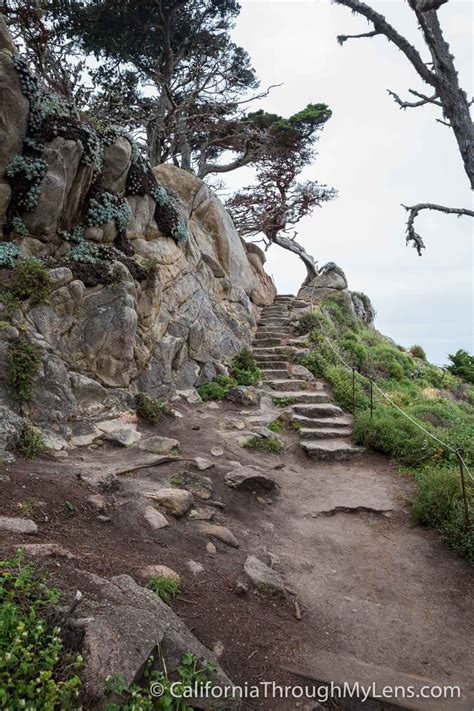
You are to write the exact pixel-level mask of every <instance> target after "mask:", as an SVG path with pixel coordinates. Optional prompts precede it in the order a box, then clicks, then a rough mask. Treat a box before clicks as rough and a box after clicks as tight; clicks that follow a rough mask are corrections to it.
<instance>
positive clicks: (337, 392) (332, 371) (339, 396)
mask: <svg viewBox="0 0 474 711" xmlns="http://www.w3.org/2000/svg"><path fill="white" fill-rule="evenodd" d="M324 377H325V378H326V380H328V381H329V382H330V383H331V385H332V388H333V397H334V400H335V402H336V404H337V405H339V407H342V409H343V410H346V411H347V412H356V411H357V410H360V409H365V408H367V407H368V406H369V398H368V396H367V395H366V392H365V389H364V386H363V385H362V381H361V379H360V377H359V376H358V375H357V374H356V376H355V387H354V402H353V389H352V373H351V371H350V370H347V369H346V368H344V366H343V365H328V366H326V368H325V369H324ZM354 404H355V409H354V406H353V405H354Z"/></svg>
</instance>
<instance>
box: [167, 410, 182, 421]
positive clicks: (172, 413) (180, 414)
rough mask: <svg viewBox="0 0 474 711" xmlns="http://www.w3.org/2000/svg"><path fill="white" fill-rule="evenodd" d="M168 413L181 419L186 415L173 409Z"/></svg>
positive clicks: (176, 418)
mask: <svg viewBox="0 0 474 711" xmlns="http://www.w3.org/2000/svg"><path fill="white" fill-rule="evenodd" d="M168 415H170V417H174V418H175V420H181V419H182V418H183V417H184V415H183V413H182V412H180V411H179V410H173V409H170V410H168Z"/></svg>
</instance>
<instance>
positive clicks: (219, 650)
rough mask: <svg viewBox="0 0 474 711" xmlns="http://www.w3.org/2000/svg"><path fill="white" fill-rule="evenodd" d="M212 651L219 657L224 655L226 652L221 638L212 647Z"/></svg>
mask: <svg viewBox="0 0 474 711" xmlns="http://www.w3.org/2000/svg"><path fill="white" fill-rule="evenodd" d="M212 651H213V652H214V654H215V655H216V657H217V658H218V659H219V658H220V657H222V655H223V654H224V645H223V644H222V642H221V641H220V640H219V641H217V642H216V643H215V644H214V646H213V647H212Z"/></svg>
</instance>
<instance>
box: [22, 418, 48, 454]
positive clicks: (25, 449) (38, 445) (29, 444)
mask: <svg viewBox="0 0 474 711" xmlns="http://www.w3.org/2000/svg"><path fill="white" fill-rule="evenodd" d="M46 449H47V447H46V442H45V440H44V437H43V434H42V432H41V430H40V429H38V428H37V427H34V425H32V424H31V423H30V422H27V423H26V424H25V425H24V427H23V429H22V431H21V433H20V436H19V437H18V440H17V443H16V450H17V452H19V453H20V454H22V455H23V456H24V457H25V458H26V459H34V458H35V457H38V456H39V455H40V454H42V453H43V452H44V451H45V450H46Z"/></svg>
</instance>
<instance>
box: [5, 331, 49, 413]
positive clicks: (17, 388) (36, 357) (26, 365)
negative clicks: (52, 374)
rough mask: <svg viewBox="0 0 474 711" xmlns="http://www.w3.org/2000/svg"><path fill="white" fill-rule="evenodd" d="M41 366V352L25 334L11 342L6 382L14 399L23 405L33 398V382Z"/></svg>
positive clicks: (8, 352)
mask: <svg viewBox="0 0 474 711" xmlns="http://www.w3.org/2000/svg"><path fill="white" fill-rule="evenodd" d="M40 366H41V357H40V352H39V349H38V347H37V345H36V344H35V343H33V342H32V341H31V340H30V339H29V338H28V336H26V335H25V334H22V335H20V336H19V337H18V338H16V339H15V340H13V341H11V343H10V344H9V346H8V351H7V375H6V378H5V382H6V384H7V388H8V390H9V393H10V395H11V397H12V399H13V400H14V401H15V402H16V403H17V404H18V405H20V406H21V405H23V404H24V403H26V402H27V401H28V400H29V399H30V396H31V387H32V384H33V380H34V378H35V376H36V374H37V373H38V371H39V369H40Z"/></svg>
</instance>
